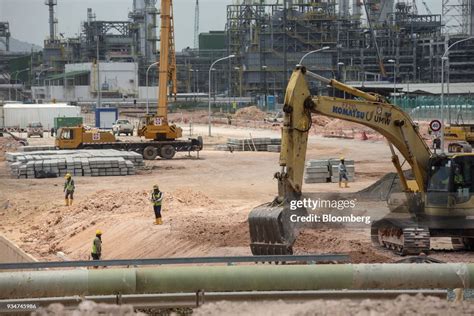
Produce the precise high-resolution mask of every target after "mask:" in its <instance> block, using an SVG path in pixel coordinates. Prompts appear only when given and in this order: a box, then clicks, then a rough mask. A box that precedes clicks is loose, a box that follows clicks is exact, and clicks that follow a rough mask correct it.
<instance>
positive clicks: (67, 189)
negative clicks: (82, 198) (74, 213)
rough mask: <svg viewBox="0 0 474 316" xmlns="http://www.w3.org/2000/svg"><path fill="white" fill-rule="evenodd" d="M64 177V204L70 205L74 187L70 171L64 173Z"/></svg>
mask: <svg viewBox="0 0 474 316" xmlns="http://www.w3.org/2000/svg"><path fill="white" fill-rule="evenodd" d="M64 178H65V179H66V182H65V183H64V193H66V197H65V201H66V206H69V205H72V200H73V199H74V189H75V188H76V187H75V185H74V180H73V179H72V176H71V174H70V173H66V176H65V177H64Z"/></svg>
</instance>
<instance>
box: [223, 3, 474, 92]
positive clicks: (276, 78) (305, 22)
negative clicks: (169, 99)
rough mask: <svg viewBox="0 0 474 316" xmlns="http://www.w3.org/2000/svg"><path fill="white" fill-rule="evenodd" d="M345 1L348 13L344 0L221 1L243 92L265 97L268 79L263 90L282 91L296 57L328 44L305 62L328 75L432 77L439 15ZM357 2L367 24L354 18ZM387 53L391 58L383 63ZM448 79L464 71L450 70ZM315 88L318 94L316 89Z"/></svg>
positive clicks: (407, 6)
mask: <svg viewBox="0 0 474 316" xmlns="http://www.w3.org/2000/svg"><path fill="white" fill-rule="evenodd" d="M352 4H353V7H352V8H353V9H352V11H353V13H354V14H352V15H350V14H347V12H348V2H347V1H345V0H341V1H336V0H301V1H283V3H280V1H277V3H275V4H266V3H264V2H258V3H255V1H254V2H251V1H248V2H243V3H242V4H233V5H229V6H227V24H226V34H227V49H228V53H229V54H235V55H236V56H237V58H235V59H233V61H232V62H234V63H235V64H239V65H243V67H242V68H243V78H244V80H243V82H244V83H243V85H244V87H243V90H244V94H245V95H248V96H252V95H256V94H265V95H266V94H267V93H268V90H269V87H268V83H269V82H270V83H271V86H272V87H270V88H272V89H270V90H273V91H274V92H275V93H276V94H278V95H280V96H282V95H283V93H284V88H285V87H286V80H287V78H288V77H289V72H290V71H291V69H292V68H293V67H294V66H295V65H296V64H297V63H298V61H299V59H300V58H301V56H302V55H304V54H305V53H306V52H309V51H312V50H317V49H319V48H322V47H324V46H329V47H330V49H329V50H327V51H324V52H320V53H317V54H314V55H310V56H309V57H308V58H307V59H305V65H306V66H307V67H309V68H310V69H315V70H317V71H318V72H322V74H323V75H327V76H329V77H336V78H340V79H341V78H343V79H345V80H357V81H363V80H366V79H367V78H368V77H374V78H381V77H382V78H381V79H383V80H389V81H392V80H395V79H396V80H397V82H403V81H412V82H415V81H438V80H439V72H440V62H439V61H440V56H441V55H440V52H441V51H443V52H444V50H443V49H442V47H441V46H443V45H444V44H445V42H446V41H445V39H444V37H443V36H442V33H441V30H442V23H441V15H439V14H425V15H422V14H418V10H417V8H416V2H413V1H397V3H395V1H394V0H366V1H365V2H363V1H359V0H355V1H353V2H352ZM285 5H287V7H285ZM362 8H364V9H365V10H366V12H367V13H368V16H369V18H370V22H373V23H370V24H371V25H370V26H371V27H372V28H370V27H369V26H368V25H367V23H366V22H364V20H362V18H361V17H362V14H361V11H362ZM374 38H375V40H374ZM448 42H449V40H448ZM455 55H456V54H454V53H453V54H452V57H453V58H458V57H455ZM471 55H472V52H471ZM459 58H461V57H459ZM390 59H393V60H394V61H395V63H393V64H391V65H388V64H386V63H387V61H388V60H390ZM379 60H381V61H382V62H381V63H379ZM384 63H385V65H384ZM453 63H454V61H453V62H452V63H451V64H453ZM231 67H232V65H229V70H231ZM381 67H383V68H384V71H382V69H381ZM385 68H387V71H386V72H385ZM230 73H232V74H231V75H230V76H231V78H230V80H229V82H231V86H230V87H229V90H230V91H232V93H234V94H236V93H237V91H238V88H239V87H238V86H239V78H238V75H239V74H237V73H235V72H231V71H230ZM384 73H386V76H385V78H383V77H384V76H383V74H384ZM374 74H375V75H374ZM376 74H382V75H379V76H377V75H376ZM395 74H396V78H395ZM451 79H452V80H453V81H457V80H466V77H465V76H464V77H463V76H460V77H459V78H458V77H456V76H455V75H454V73H453V77H452V78H451ZM262 83H263V84H262ZM314 89H315V91H314V92H316V93H318V91H317V90H318V87H317V86H316V87H314Z"/></svg>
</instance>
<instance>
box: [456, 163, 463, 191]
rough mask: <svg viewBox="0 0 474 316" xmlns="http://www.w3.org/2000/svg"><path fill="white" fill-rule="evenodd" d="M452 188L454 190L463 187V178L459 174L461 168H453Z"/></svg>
mask: <svg viewBox="0 0 474 316" xmlns="http://www.w3.org/2000/svg"><path fill="white" fill-rule="evenodd" d="M454 186H455V188H456V189H458V188H462V187H463V186H464V178H463V176H462V173H461V168H460V167H459V166H456V167H455V168H454Z"/></svg>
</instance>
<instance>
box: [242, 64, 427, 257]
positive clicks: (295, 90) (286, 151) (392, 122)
mask: <svg viewBox="0 0 474 316" xmlns="http://www.w3.org/2000/svg"><path fill="white" fill-rule="evenodd" d="M307 75H310V76H311V77H313V78H315V79H317V80H320V81H323V82H324V83H326V84H328V85H330V86H332V87H334V88H336V89H338V90H341V91H344V92H346V93H349V94H351V95H353V96H355V97H357V98H359V99H354V100H352V99H341V98H334V97H325V96H319V97H312V96H311V95H310V91H309V88H308V84H307V81H306V76H307ZM283 112H284V113H285V116H284V123H283V127H282V148H281V153H280V161H279V163H280V167H281V171H280V172H278V173H276V174H275V177H276V178H277V180H278V197H277V198H276V199H275V200H274V201H273V202H272V203H269V204H264V205H262V206H259V207H257V208H256V209H254V210H253V211H252V212H251V213H250V215H249V225H250V235H251V241H252V242H251V249H252V252H253V253H254V254H257V255H259V254H287V253H292V244H293V243H294V241H295V240H296V236H297V234H298V227H295V225H293V224H292V223H291V221H290V220H289V217H290V216H291V215H292V214H305V213H306V210H305V209H302V208H299V209H294V208H293V209H290V207H289V203H290V201H292V200H295V199H296V200H297V199H299V198H300V197H301V192H302V184H303V174H304V164H305V156H306V148H307V141H308V132H309V130H310V128H311V124H312V119H311V114H312V113H317V114H320V115H325V116H328V117H333V118H338V119H342V120H346V121H351V122H355V123H359V124H362V125H365V126H367V127H370V128H372V129H373V130H375V131H377V132H379V133H380V134H382V135H383V136H385V137H386V139H387V141H388V142H389V146H390V149H391V152H392V162H393V163H394V165H395V168H396V169H397V172H398V174H399V176H400V179H401V182H402V186H403V187H404V189H405V191H406V192H410V191H411V192H417V191H421V192H423V191H424V189H425V185H426V179H427V174H426V170H427V166H428V164H429V159H430V156H431V152H430V150H429V148H428V146H427V145H426V143H425V142H424V140H423V138H422V137H421V135H420V134H419V132H418V127H417V125H416V124H415V123H414V122H413V121H412V120H411V118H410V117H409V116H408V115H407V114H406V113H405V112H403V111H402V110H401V109H399V108H397V107H396V106H393V105H391V104H389V103H387V102H386V101H385V100H384V99H383V98H381V97H380V96H375V95H371V94H368V93H366V92H363V91H361V90H358V89H355V88H353V87H350V86H347V85H344V84H343V83H340V82H338V81H336V80H329V79H326V78H324V77H321V76H319V75H316V74H312V73H310V72H307V71H306V69H305V68H304V67H302V68H297V69H296V70H295V71H294V72H293V74H292V76H291V78H290V80H289V83H288V87H287V90H286V95H285V103H284V106H283ZM393 147H395V148H396V149H398V151H399V152H400V154H401V155H402V156H403V157H404V158H405V160H406V161H407V162H408V163H409V164H410V166H411V168H412V170H413V174H414V176H415V180H416V185H415V186H413V185H412V186H410V185H409V184H408V182H407V180H406V179H405V176H404V173H403V171H402V167H401V165H400V161H399V158H398V156H397V155H396V153H395V150H394V149H393Z"/></svg>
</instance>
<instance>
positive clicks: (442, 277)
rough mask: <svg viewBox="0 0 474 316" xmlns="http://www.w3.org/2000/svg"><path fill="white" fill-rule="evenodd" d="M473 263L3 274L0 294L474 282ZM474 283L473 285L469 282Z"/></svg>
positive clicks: (427, 285)
mask: <svg viewBox="0 0 474 316" xmlns="http://www.w3.org/2000/svg"><path fill="white" fill-rule="evenodd" d="M471 280H474V264H463V263H448V264H356V265H351V264H338V265H299V266H298V265H291V266H290V265H287V266H284V265H283V266H276V265H273V266H269V265H267V266H263V265H261V266H212V267H209V266H196V267H157V268H140V269H135V268H133V269H99V270H59V271H31V272H4V273H0V298H1V299H6V298H31V297H53V296H57V297H62V296H72V295H112V294H118V293H120V294H153V293H179V292H187V293H191V292H196V291H198V290H204V291H207V292H232V291H293V290H300V291H302V290H321V289H325V290H340V289H419V288H423V289H445V288H470V287H471V286H472V285H474V281H471ZM471 282H472V283H471Z"/></svg>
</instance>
